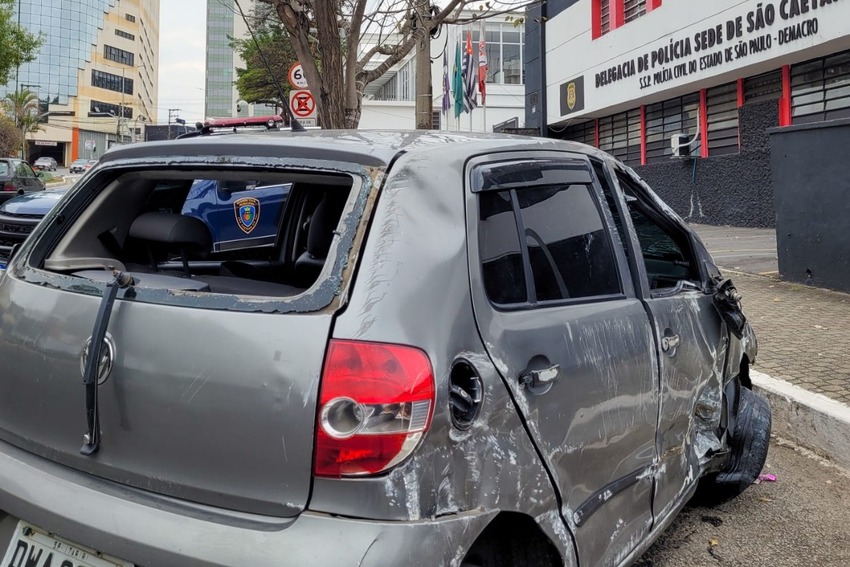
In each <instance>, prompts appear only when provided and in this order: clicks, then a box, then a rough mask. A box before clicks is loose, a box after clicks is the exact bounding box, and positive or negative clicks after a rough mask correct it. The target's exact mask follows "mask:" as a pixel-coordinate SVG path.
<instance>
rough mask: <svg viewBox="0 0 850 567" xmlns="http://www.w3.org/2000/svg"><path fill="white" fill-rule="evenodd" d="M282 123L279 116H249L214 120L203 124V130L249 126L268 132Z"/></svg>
mask: <svg viewBox="0 0 850 567" xmlns="http://www.w3.org/2000/svg"><path fill="white" fill-rule="evenodd" d="M282 123H283V117H281V116H280V115H279V114H272V115H269V116H251V117H247V118H214V119H212V120H207V121H206V122H204V128H245V127H249V126H264V127H266V128H268V129H269V130H271V129H273V128H276V127H277V125H278V124H282Z"/></svg>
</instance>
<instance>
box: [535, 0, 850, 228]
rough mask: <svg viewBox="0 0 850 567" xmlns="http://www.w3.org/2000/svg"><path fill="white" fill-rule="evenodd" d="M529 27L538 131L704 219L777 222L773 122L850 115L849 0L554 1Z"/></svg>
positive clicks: (789, 124) (691, 216)
mask: <svg viewBox="0 0 850 567" xmlns="http://www.w3.org/2000/svg"><path fill="white" fill-rule="evenodd" d="M526 33H527V38H526V81H525V83H526V126H527V127H536V128H539V129H540V131H541V133H543V135H547V136H549V137H553V138H563V139H568V140H577V141H581V142H584V143H587V144H592V145H594V146H597V147H599V148H601V149H603V150H605V151H607V152H609V153H611V154H613V155H614V156H616V157H617V158H619V159H621V160H622V161H624V162H625V163H626V164H628V165H630V166H632V167H633V168H634V169H635V170H636V171H637V172H638V174H639V175H641V176H642V177H643V178H644V179H645V180H646V181H647V182H648V183H649V184H650V185H652V186H653V188H655V189H656V191H657V192H658V193H660V194H661V196H662V197H663V198H664V199H665V200H666V201H667V202H668V203H670V204H671V205H672V206H673V207H674V208H675V209H676V210H677V212H679V213H680V214H682V215H683V216H684V217H687V218H689V219H690V220H692V221H694V222H704V223H708V224H730V225H737V226H764V227H771V226H774V222H775V212H774V195H773V186H772V181H771V177H772V176H771V173H772V172H771V138H772V137H773V135H774V134H775V133H776V130H774V129H775V128H777V127H792V126H797V125H801V124H808V125H811V124H812V123H823V122H825V121H830V120H835V119H840V118H850V0H547V2H545V3H543V4H541V5H540V6H539V7H536V8H534V9H532V10H531V11H530V12H529V14H528V17H527V19H526ZM830 124H833V123H830ZM791 130H794V128H791ZM769 132H770V133H769ZM847 142H850V139H848V140H847ZM848 145H850V143H845V147H847V146H848ZM847 160H848V161H850V150H847Z"/></svg>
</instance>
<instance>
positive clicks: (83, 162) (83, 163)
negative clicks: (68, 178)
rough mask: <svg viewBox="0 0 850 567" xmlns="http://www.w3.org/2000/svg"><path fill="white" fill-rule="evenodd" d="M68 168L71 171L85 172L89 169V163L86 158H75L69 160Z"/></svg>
mask: <svg viewBox="0 0 850 567" xmlns="http://www.w3.org/2000/svg"><path fill="white" fill-rule="evenodd" d="M69 169H70V170H71V173H85V172H86V171H88V170H89V169H91V165H90V164H89V160H87V159H75V160H74V161H72V162H71V167H70V168H69Z"/></svg>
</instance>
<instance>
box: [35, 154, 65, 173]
mask: <svg viewBox="0 0 850 567" xmlns="http://www.w3.org/2000/svg"><path fill="white" fill-rule="evenodd" d="M57 167H59V164H58V163H56V160H55V159H53V158H52V157H47V156H42V157H40V158H38V159H37V160H35V163H34V164H33V168H34V169H38V170H41V171H44V170H48V171H56V168H57Z"/></svg>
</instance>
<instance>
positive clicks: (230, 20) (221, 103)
mask: <svg viewBox="0 0 850 567" xmlns="http://www.w3.org/2000/svg"><path fill="white" fill-rule="evenodd" d="M239 4H240V5H241V7H242V10H243V11H244V12H245V15H246V16H248V17H249V18H250V17H251V12H252V8H253V0H240V2H239ZM249 21H250V20H249ZM247 36H248V26H246V25H245V21H244V20H243V19H242V16H241V14H240V13H239V10H238V8H237V6H236V3H235V2H234V0H207V73H206V102H205V105H204V114H205V115H206V117H207V118H228V117H235V116H250V115H251V114H252V113H253V108H252V106H253V105H247V104H245V103H244V102H242V103H241V104H240V101H239V92H238V91H237V90H236V85H235V82H236V68H237V67H242V66H244V63H243V61H242V59H241V58H240V57H239V54H238V53H236V52H235V51H234V50H233V48H232V47H231V46H230V41H231V40H230V38H239V39H242V38H245V37H247Z"/></svg>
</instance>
